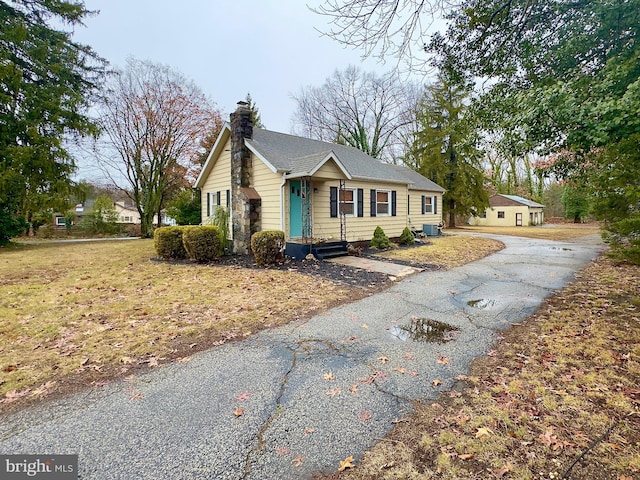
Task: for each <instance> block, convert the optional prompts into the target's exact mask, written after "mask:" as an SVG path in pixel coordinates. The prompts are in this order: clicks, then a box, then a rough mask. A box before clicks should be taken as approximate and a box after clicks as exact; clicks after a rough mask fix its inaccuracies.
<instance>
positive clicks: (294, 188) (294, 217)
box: [289, 180, 302, 238]
mask: <svg viewBox="0 0 640 480" xmlns="http://www.w3.org/2000/svg"><path fill="white" fill-rule="evenodd" d="M300 188H301V187H300V181H299V180H291V181H290V182H289V230H290V232H289V235H290V236H291V238H296V237H302V195H301V191H300Z"/></svg>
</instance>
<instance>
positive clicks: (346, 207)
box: [340, 203, 353, 215]
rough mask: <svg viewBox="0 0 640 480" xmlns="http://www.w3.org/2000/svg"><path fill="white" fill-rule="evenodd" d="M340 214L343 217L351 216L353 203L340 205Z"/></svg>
mask: <svg viewBox="0 0 640 480" xmlns="http://www.w3.org/2000/svg"><path fill="white" fill-rule="evenodd" d="M340 213H344V214H345V215H353V203H344V204H342V205H340Z"/></svg>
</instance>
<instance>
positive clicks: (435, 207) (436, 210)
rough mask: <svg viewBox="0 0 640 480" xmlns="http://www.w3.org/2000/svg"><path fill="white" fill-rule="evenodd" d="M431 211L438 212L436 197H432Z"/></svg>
mask: <svg viewBox="0 0 640 480" xmlns="http://www.w3.org/2000/svg"><path fill="white" fill-rule="evenodd" d="M433 213H438V197H435V196H434V197H433Z"/></svg>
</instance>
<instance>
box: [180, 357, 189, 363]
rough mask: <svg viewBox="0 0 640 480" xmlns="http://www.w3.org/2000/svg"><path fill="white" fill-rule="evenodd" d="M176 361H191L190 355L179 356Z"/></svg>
mask: <svg viewBox="0 0 640 480" xmlns="http://www.w3.org/2000/svg"><path fill="white" fill-rule="evenodd" d="M178 361H179V362H180V363H187V362H190V361H191V357H182V358H179V359H178Z"/></svg>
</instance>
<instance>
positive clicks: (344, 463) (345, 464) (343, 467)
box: [338, 456, 355, 472]
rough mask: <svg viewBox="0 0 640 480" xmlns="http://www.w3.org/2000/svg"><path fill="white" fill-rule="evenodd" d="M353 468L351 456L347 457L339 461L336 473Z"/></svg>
mask: <svg viewBox="0 0 640 480" xmlns="http://www.w3.org/2000/svg"><path fill="white" fill-rule="evenodd" d="M354 467H355V465H354V464H353V457H352V456H348V457H347V458H345V459H344V460H340V468H338V471H339V472H343V471H345V470H346V469H347V468H354Z"/></svg>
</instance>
